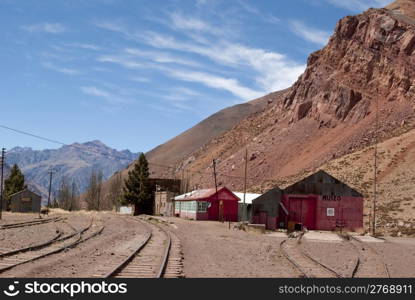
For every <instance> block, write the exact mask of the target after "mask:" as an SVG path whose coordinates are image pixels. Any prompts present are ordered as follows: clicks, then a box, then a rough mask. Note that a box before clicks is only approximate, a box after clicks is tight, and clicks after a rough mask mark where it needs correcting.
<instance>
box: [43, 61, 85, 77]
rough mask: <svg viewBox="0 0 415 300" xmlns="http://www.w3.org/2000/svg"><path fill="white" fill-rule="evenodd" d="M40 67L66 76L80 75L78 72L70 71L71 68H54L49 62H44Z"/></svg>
mask: <svg viewBox="0 0 415 300" xmlns="http://www.w3.org/2000/svg"><path fill="white" fill-rule="evenodd" d="M42 65H43V66H44V67H45V68H48V69H51V70H54V71H56V72H60V73H63V74H67V75H77V74H80V73H81V72H80V71H78V70H75V69H72V68H66V67H59V66H56V65H54V64H53V63H51V62H46V63H43V64H42Z"/></svg>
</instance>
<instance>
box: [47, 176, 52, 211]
mask: <svg viewBox="0 0 415 300" xmlns="http://www.w3.org/2000/svg"><path fill="white" fill-rule="evenodd" d="M49 175H50V177H49V195H48V208H50V193H51V191H52V175H53V171H50V172H49Z"/></svg>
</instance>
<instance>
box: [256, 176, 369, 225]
mask: <svg viewBox="0 0 415 300" xmlns="http://www.w3.org/2000/svg"><path fill="white" fill-rule="evenodd" d="M252 223H254V224H265V225H266V228H267V229H276V228H287V227H289V225H291V224H301V225H302V226H304V227H306V228H307V229H310V230H334V229H336V228H346V229H349V230H356V229H358V228H362V227H363V195H362V194H361V193H359V192H358V191H356V190H354V189H353V188H351V187H350V186H348V185H346V184H345V183H343V182H341V181H340V180H338V179H336V178H334V177H333V176H331V175H330V174H328V173H326V172H325V171H318V172H317V173H314V174H312V175H310V176H308V177H306V178H304V179H302V180H300V181H298V182H297V183H294V184H293V185H291V186H289V187H287V188H285V189H284V190H281V189H279V188H278V187H276V188H274V189H272V190H270V191H268V192H266V193H265V194H263V195H262V196H260V197H258V198H257V199H255V200H254V201H253V208H252Z"/></svg>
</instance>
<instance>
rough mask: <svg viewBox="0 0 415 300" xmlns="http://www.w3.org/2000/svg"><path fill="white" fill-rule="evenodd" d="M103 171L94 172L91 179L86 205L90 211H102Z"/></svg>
mask: <svg viewBox="0 0 415 300" xmlns="http://www.w3.org/2000/svg"><path fill="white" fill-rule="evenodd" d="M102 178H103V174H102V171H101V170H100V171H96V170H95V169H93V170H92V172H91V176H90V178H89V185H88V189H87V192H86V195H87V197H86V203H87V207H88V210H100V209H101V188H102Z"/></svg>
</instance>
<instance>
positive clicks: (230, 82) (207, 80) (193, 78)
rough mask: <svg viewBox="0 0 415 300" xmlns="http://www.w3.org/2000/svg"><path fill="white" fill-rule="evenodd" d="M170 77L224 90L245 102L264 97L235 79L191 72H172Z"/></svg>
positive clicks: (261, 93)
mask: <svg viewBox="0 0 415 300" xmlns="http://www.w3.org/2000/svg"><path fill="white" fill-rule="evenodd" d="M168 75H170V76H172V77H174V78H177V79H180V80H184V81H189V82H199V83H202V84H204V85H206V86H209V87H212V88H215V89H222V90H225V91H228V92H230V93H232V94H233V95H235V96H237V97H239V98H241V99H244V100H250V99H254V98H258V97H261V96H263V92H261V91H255V90H252V89H250V88H247V87H244V86H242V85H241V84H240V83H239V82H238V80H236V79H233V78H224V77H219V76H215V75H212V74H208V73H203V72H189V71H184V70H182V71H180V70H170V71H169V73H168Z"/></svg>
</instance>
